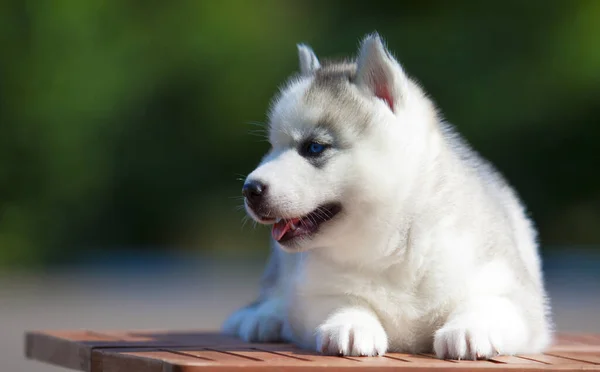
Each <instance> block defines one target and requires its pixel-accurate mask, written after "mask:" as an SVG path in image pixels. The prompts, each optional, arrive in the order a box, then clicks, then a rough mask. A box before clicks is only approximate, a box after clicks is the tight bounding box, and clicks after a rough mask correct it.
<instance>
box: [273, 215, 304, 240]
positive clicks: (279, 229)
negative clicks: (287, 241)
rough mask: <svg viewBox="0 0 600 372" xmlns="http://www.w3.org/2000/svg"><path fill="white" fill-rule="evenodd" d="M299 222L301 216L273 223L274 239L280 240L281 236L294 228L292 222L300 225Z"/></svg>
mask: <svg viewBox="0 0 600 372" xmlns="http://www.w3.org/2000/svg"><path fill="white" fill-rule="evenodd" d="M299 222H300V219H299V218H293V219H291V220H281V221H279V222H276V223H275V224H274V225H273V229H272V230H271V235H272V236H273V239H275V240H276V241H280V240H281V238H283V236H284V235H285V233H287V232H288V231H290V229H291V228H292V224H295V225H298V223H299Z"/></svg>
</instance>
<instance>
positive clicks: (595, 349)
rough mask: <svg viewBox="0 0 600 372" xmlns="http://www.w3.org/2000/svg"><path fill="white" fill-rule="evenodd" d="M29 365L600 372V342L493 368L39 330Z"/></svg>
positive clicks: (172, 334) (170, 337)
mask: <svg viewBox="0 0 600 372" xmlns="http://www.w3.org/2000/svg"><path fill="white" fill-rule="evenodd" d="M25 353H26V356H27V357H28V358H30V359H36V360H39V361H42V362H46V363H51V364H54V365H58V366H62V367H66V368H71V369H75V370H79V371H86V372H87V371H91V372H138V371H147V372H176V371H177V372H205V371H230V370H236V371H241V370H243V371H245V372H251V371H312V370H314V369H322V368H328V369H330V370H335V371H342V370H344V371H358V370H360V369H370V370H379V369H387V370H390V369H397V370H402V371H417V370H418V371H426V370H431V369H445V370H451V371H456V372H458V371H471V370H475V369H495V370H511V371H517V370H518V371H525V370H526V371H554V370H556V371H559V370H560V371H575V370H600V335H585V334H560V335H557V340H556V343H555V345H554V346H553V347H552V348H551V349H550V350H548V352H546V353H545V354H543V355H519V356H502V357H496V358H493V359H491V360H489V361H448V360H439V359H435V358H434V357H433V356H432V355H426V354H424V355H409V354H398V353H390V354H387V355H386V356H384V357H374V358H354V357H333V356H322V355H318V354H316V353H312V352H306V351H303V350H300V349H297V348H295V347H293V346H291V345H287V344H247V343H244V342H242V341H240V340H238V339H235V338H231V337H227V336H223V335H220V334H216V333H209V332H191V331H187V332H177V331H120V332H95V331H41V332H29V333H27V335H26V340H25Z"/></svg>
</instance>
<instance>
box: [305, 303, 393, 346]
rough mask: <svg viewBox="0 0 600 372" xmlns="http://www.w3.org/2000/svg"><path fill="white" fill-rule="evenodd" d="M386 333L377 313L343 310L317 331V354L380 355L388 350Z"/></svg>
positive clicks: (361, 310)
mask: <svg viewBox="0 0 600 372" xmlns="http://www.w3.org/2000/svg"><path fill="white" fill-rule="evenodd" d="M387 347H388V340H387V335H386V333H385V330H384V329H383V327H382V325H381V323H380V322H379V320H378V319H377V318H376V317H375V315H374V314H372V313H370V312H368V311H365V310H363V309H348V310H343V311H341V312H338V313H336V314H334V315H333V316H331V317H329V319H327V320H326V321H325V322H324V323H323V324H322V325H320V326H319V328H318V329H317V351H320V352H322V353H324V354H327V355H346V356H377V355H383V354H385V352H386V351H387Z"/></svg>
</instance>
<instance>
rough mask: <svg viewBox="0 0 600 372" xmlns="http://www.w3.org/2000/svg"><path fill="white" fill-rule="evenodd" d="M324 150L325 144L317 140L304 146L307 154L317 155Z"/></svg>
mask: <svg viewBox="0 0 600 372" xmlns="http://www.w3.org/2000/svg"><path fill="white" fill-rule="evenodd" d="M324 150H325V145H322V144H320V143H317V142H309V143H308V145H307V146H306V153H307V154H308V155H319V154H320V153H322V152H323V151H324Z"/></svg>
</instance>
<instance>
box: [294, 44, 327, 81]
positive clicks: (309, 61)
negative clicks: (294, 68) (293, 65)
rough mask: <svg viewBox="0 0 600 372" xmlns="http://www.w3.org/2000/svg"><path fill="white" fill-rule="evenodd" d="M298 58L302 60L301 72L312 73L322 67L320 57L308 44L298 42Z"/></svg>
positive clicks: (304, 73) (303, 73)
mask: <svg viewBox="0 0 600 372" xmlns="http://www.w3.org/2000/svg"><path fill="white" fill-rule="evenodd" d="M297 46H298V59H299V60H300V73H301V74H302V75H306V76H308V75H312V74H314V73H315V71H316V70H318V69H319V67H321V64H320V63H319V59H318V58H317V55H316V54H315V52H313V50H312V49H311V48H310V47H309V46H308V45H306V44H298V45H297Z"/></svg>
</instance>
